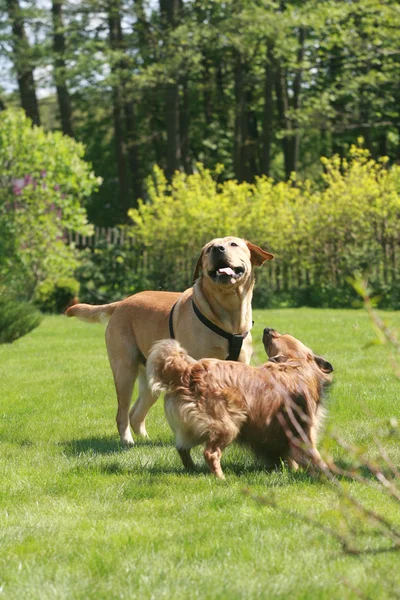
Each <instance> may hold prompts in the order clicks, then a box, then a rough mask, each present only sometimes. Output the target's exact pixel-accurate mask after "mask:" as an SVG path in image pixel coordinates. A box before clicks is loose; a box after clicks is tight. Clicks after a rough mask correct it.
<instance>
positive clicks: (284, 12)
mask: <svg viewBox="0 0 400 600" xmlns="http://www.w3.org/2000/svg"><path fill="white" fill-rule="evenodd" d="M1 4H2V5H3V6H4V8H5V10H4V17H3V18H2V19H1V21H0V27H1V33H2V37H1V44H2V50H3V51H4V54H5V55H7V56H8V58H9V61H10V63H12V64H14V66H15V65H16V63H17V62H18V61H17V60H16V59H17V57H16V56H15V45H13V43H12V41H13V35H12V26H11V22H10V18H9V17H7V16H6V15H7V11H6V6H7V3H6V1H5V0H1ZM20 4H21V5H20V12H21V15H22V17H23V20H24V26H25V29H26V35H27V38H28V39H29V41H30V44H31V46H30V48H29V49H26V50H25V53H26V54H28V56H27V62H28V63H29V64H32V65H33V67H38V68H40V73H41V77H40V79H39V78H37V82H36V87H37V89H38V92H39V91H40V92H42V95H43V93H44V91H45V90H48V89H49V88H50V87H51V86H52V85H54V83H57V82H58V83H59V82H60V80H61V81H62V82H63V84H64V88H63V89H64V92H68V90H69V96H70V100H69V101H68V103H69V104H70V105H71V107H72V108H71V110H70V113H71V114H70V115H69V116H70V119H71V121H72V122H73V126H74V127H73V130H74V134H75V135H76V137H77V139H78V140H81V141H83V142H84V144H85V146H86V148H87V157H88V159H89V160H90V161H91V162H92V163H93V165H94V168H95V171H96V173H99V174H100V175H101V176H102V177H103V178H104V186H102V189H101V190H100V194H99V196H98V197H96V198H94V199H89V202H88V210H89V216H90V221H91V222H93V223H95V224H98V225H105V226H112V225H114V224H116V223H121V222H122V221H125V219H126V209H127V207H129V206H135V205H136V202H137V198H138V197H141V196H142V195H143V194H142V192H143V183H144V180H145V178H146V177H148V176H149V175H150V174H151V171H152V167H153V165H154V164H157V165H159V167H160V168H162V169H163V170H164V171H166V172H167V175H168V178H169V177H170V175H171V172H170V171H171V164H172V163H175V164H174V168H175V169H181V170H184V171H185V172H187V173H190V172H191V171H193V169H194V168H195V164H196V162H198V161H200V162H202V163H203V164H204V165H205V167H206V168H208V169H214V168H215V166H216V165H217V164H218V163H223V164H224V165H225V170H224V172H223V173H221V175H220V177H221V178H224V179H229V178H232V177H236V178H237V179H238V180H239V181H242V180H244V181H249V182H254V180H255V178H256V177H257V176H259V175H261V174H268V175H271V176H273V177H274V179H275V180H280V179H286V180H287V179H289V177H290V172H291V171H296V172H297V173H298V177H299V178H307V177H308V178H311V179H313V180H316V181H319V180H320V178H321V174H322V169H321V163H320V161H319V158H320V157H321V156H328V157H331V156H332V155H333V154H335V153H338V154H339V155H340V156H342V157H344V156H347V155H348V152H349V148H350V146H351V144H354V143H355V141H356V139H357V138H358V137H359V136H360V135H362V136H363V137H364V139H365V144H366V147H367V148H368V149H369V151H370V152H371V155H372V156H373V157H374V158H375V159H376V158H377V157H379V156H388V157H389V158H390V162H391V163H395V162H396V161H398V159H399V156H400V137H399V130H398V123H399V118H400V115H399V107H400V91H399V85H398V80H399V77H398V74H399V69H400V62H399V59H400V53H399V50H398V35H397V32H398V30H399V27H400V11H399V7H398V3H397V2H395V1H394V0H387V1H385V2H381V1H379V0H363V2H356V1H354V0H349V1H348V2H343V1H342V0H325V1H324V2H321V1H319V2H318V1H316V0H304V1H303V2H299V1H298V0H285V1H282V2H276V1H272V0H266V1H263V2H254V1H252V0H240V1H238V0H227V1H226V2H219V1H216V0H203V1H202V2H198V1H194V0H188V1H185V2H177V1H176V0H163V1H162V2H150V3H149V2H146V1H143V0H120V1H119V0H118V1H116V0H112V1H111V2H104V1H103V0H96V1H94V0H82V1H81V2H76V1H74V0H63V1H62V2H57V3H55V4H57V5H58V6H59V8H60V10H61V8H62V12H63V19H64V21H63V26H62V27H60V28H59V29H60V31H58V34H62V36H63V44H62V48H63V50H62V53H61V54H62V56H61V57H60V56H59V55H57V52H55V50H54V47H53V39H52V38H53V34H54V33H57V32H56V31H55V26H54V24H53V22H52V18H51V11H49V10H48V7H47V6H44V5H43V6H42V5H41V4H40V3H35V2H32V1H31V0H30V1H29V2H24V3H22V2H21V3H20ZM111 7H112V9H113V10H111ZM177 7H178V8H177ZM111 13H112V14H111ZM112 20H114V21H119V23H120V25H121V27H120V28H119V29H120V31H119V38H118V39H117V40H115V39H114V40H111V37H112V36H111V33H112V32H111V31H110V23H111V21H112ZM117 29H118V28H117ZM22 51H23V49H21V48H20V52H22ZM28 59H29V60H28ZM57 59H58V60H60V59H62V66H60V62H58V63H57ZM57 64H58V65H59V67H58V68H57ZM14 70H16V66H15V68H14ZM15 79H16V78H15ZM20 83H21V82H20ZM170 92H171V93H172V97H171V95H170ZM3 96H4V95H3ZM3 99H4V102H5V103H6V104H7V105H9V104H10V105H11V104H12V102H13V99H12V98H10V97H4V98H3ZM57 99H58V97H57V98H56V97H55V96H53V97H50V98H49V97H48V98H46V100H45V101H43V100H42V101H41V102H40V112H41V117H42V122H44V123H45V125H46V127H48V128H51V129H54V128H56V127H62V122H61V120H60V118H59V115H58V113H59V112H61V106H62V103H61V102H60V101H59V102H58V105H57ZM49 106H51V109H50V110H49ZM171 157H175V158H176V160H175V161H173V160H172V159H171ZM170 163H171V164H170ZM123 184H124V185H125V187H126V190H127V194H126V195H125V194H121V187H122V185H123ZM323 293H325V292H324V290H322V291H321V294H323Z"/></svg>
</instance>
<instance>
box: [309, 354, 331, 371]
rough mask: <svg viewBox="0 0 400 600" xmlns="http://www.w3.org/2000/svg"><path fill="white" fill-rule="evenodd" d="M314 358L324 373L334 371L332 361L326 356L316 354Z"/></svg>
mask: <svg viewBox="0 0 400 600" xmlns="http://www.w3.org/2000/svg"><path fill="white" fill-rule="evenodd" d="M313 358H314V360H315V362H316V363H317V365H318V366H319V368H320V369H321V371H322V372H323V373H332V371H333V367H332V365H331V363H330V362H328V361H327V360H325V358H322V356H317V355H316V354H314V356H313Z"/></svg>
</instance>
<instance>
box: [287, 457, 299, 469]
mask: <svg viewBox="0 0 400 600" xmlns="http://www.w3.org/2000/svg"><path fill="white" fill-rule="evenodd" d="M288 466H289V469H291V470H292V471H298V469H299V465H298V464H297V462H296V461H295V460H294V458H291V457H290V456H289V458H288Z"/></svg>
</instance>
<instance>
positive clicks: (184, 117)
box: [179, 76, 193, 175]
mask: <svg viewBox="0 0 400 600" xmlns="http://www.w3.org/2000/svg"><path fill="white" fill-rule="evenodd" d="M189 124H190V103H189V86H188V78H187V77H186V76H185V77H183V78H182V101H181V109H180V123H179V125H180V127H179V129H180V141H181V154H182V166H183V168H184V170H185V173H186V174H187V175H190V174H191V173H192V172H193V169H192V163H191V160H190V146H189Z"/></svg>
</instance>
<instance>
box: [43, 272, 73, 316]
mask: <svg viewBox="0 0 400 600" xmlns="http://www.w3.org/2000/svg"><path fill="white" fill-rule="evenodd" d="M79 287H80V286H79V281H77V280H76V279H74V278H73V277H68V278H64V279H57V280H56V281H53V280H51V279H46V280H45V281H44V282H43V283H41V284H40V285H39V286H38V288H37V290H36V294H35V304H36V305H37V306H38V307H39V308H40V310H41V311H43V312H50V313H60V312H64V311H65V309H66V308H67V307H68V305H69V303H70V302H71V301H73V300H74V299H76V298H77V297H78V294H79Z"/></svg>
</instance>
